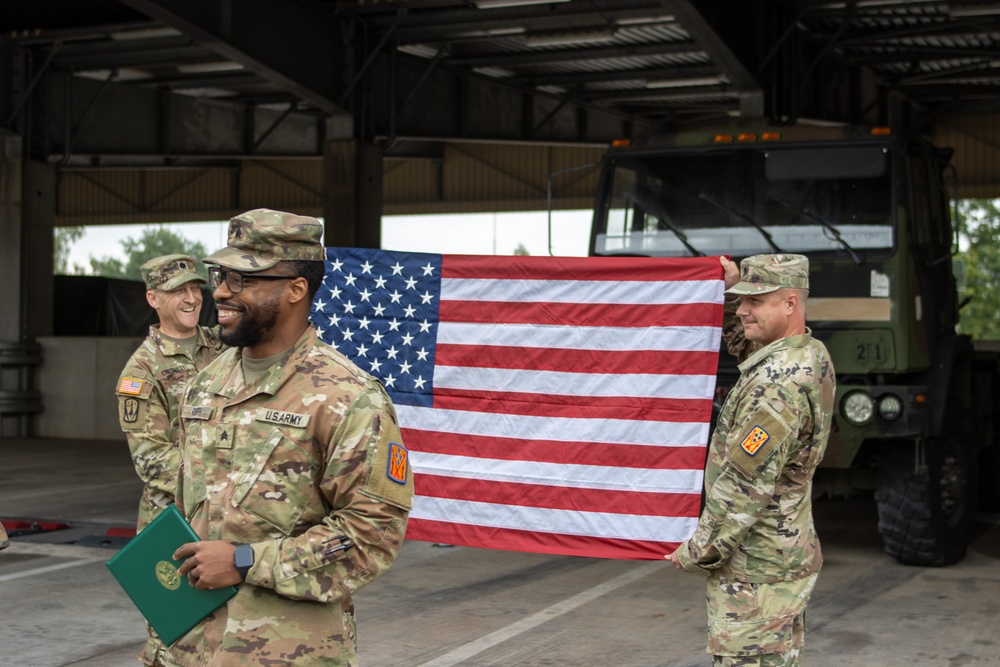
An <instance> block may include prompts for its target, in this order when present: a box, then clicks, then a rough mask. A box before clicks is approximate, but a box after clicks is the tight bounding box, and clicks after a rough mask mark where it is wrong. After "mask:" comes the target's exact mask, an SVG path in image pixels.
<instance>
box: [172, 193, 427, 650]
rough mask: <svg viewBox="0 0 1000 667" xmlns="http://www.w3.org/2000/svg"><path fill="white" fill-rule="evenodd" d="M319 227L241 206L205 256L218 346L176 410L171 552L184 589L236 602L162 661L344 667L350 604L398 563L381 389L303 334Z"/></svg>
mask: <svg viewBox="0 0 1000 667" xmlns="http://www.w3.org/2000/svg"><path fill="white" fill-rule="evenodd" d="M322 233H323V225H322V224H320V222H319V221H317V220H316V219H315V218H311V217H307V216H301V215H295V214H292V213H284V212H281V211H271V210H267V209H257V210H254V211H248V212H247V213H244V214H242V215H239V216H237V217H235V218H233V219H232V220H231V221H230V224H229V242H228V246H227V247H226V248H223V249H222V250H220V251H219V252H216V253H215V254H213V255H211V256H210V257H207V258H205V260H204V261H205V262H206V263H207V264H209V265H210V266H211V268H210V269H209V280H210V281H211V284H212V287H214V288H215V300H216V305H217V307H218V310H219V324H220V326H221V327H222V330H221V336H222V340H223V341H224V342H225V343H226V344H228V345H231V346H232V347H231V348H230V349H229V350H227V351H226V352H225V353H223V354H222V355H221V356H219V357H218V358H217V359H216V360H215V361H214V362H212V364H211V365H210V366H208V368H206V369H205V370H203V371H202V372H201V373H199V374H198V376H197V377H196V378H195V379H194V380H193V381H192V382H191V386H190V387H189V388H188V391H187V393H186V394H185V396H184V399H183V401H182V404H181V424H182V426H181V427H182V429H183V430H184V438H183V443H182V447H181V449H182V452H183V461H184V465H183V476H182V479H181V484H180V487H179V493H178V505H179V506H183V508H184V514H185V516H186V517H187V519H188V521H189V522H190V524H191V527H192V528H194V530H195V532H196V533H197V534H198V537H200V538H201V541H198V542H191V543H188V544H184V545H182V546H181V547H179V548H178V549H177V550H176V552H175V553H174V558H176V559H185V561H184V563H183V564H182V565H181V567H180V568H179V570H178V573H179V574H181V575H182V576H186V577H187V578H188V580H189V581H190V582H191V584H192V585H193V586H194V587H195V588H198V589H202V590H204V589H215V588H221V587H224V586H229V585H237V586H238V587H239V590H238V592H237V593H236V596H235V597H233V598H232V599H231V600H229V601H228V602H227V603H226V604H224V605H222V606H221V607H219V608H218V609H217V610H215V611H214V612H213V613H212V614H209V616H208V617H206V618H205V619H204V620H203V621H202V622H201V623H199V624H198V625H196V626H195V627H194V628H193V629H192V630H191V631H190V632H188V633H187V634H186V635H185V636H183V637H181V638H180V639H178V640H177V642H176V643H175V644H174V645H173V646H171V647H170V649H169V651H168V655H167V660H168V664H171V665H175V664H176V665H182V666H183V667H216V666H219V667H221V666H223V665H236V664H241V665H242V664H252V665H265V664H266V665H292V664H296V665H299V664H301V665H329V666H331V667H354V666H355V665H357V649H356V644H357V641H356V636H355V634H356V627H355V620H354V602H353V598H354V594H355V593H356V592H357V591H358V589H360V588H361V587H362V586H365V585H366V584H368V583H369V582H370V581H371V580H372V579H374V578H375V577H376V576H378V575H379V574H381V573H382V572H384V571H385V570H386V569H388V567H389V566H390V564H391V563H392V562H393V560H394V559H395V557H396V555H397V554H398V553H399V549H400V546H401V545H402V542H403V535H404V533H405V530H406V523H407V518H408V515H409V509H410V507H411V505H412V501H413V475H412V470H411V469H410V465H409V457H408V455H407V451H406V448H405V447H404V446H403V441H402V439H401V435H400V430H399V423H398V421H397V419H396V411H395V408H394V407H393V405H392V402H391V401H390V399H389V396H388V394H386V392H385V389H383V387H382V385H381V384H380V383H379V382H378V380H376V379H375V378H373V377H372V376H371V375H369V374H368V373H366V372H364V371H363V370H361V369H360V368H358V367H357V366H355V365H354V364H353V363H351V362H350V361H349V360H348V359H347V358H346V357H344V355H342V354H340V353H339V352H337V350H335V349H334V348H332V347H331V346H329V345H327V344H326V343H324V342H323V341H321V340H319V339H318V338H317V334H316V329H315V328H314V327H313V325H312V323H311V322H310V321H309V312H310V310H311V308H312V301H313V298H314V296H315V294H316V291H317V289H318V288H319V286H320V284H321V283H322V280H323V275H324V269H325V264H324V259H325V251H324V248H323V245H322V244H321V243H320V237H321V235H322Z"/></svg>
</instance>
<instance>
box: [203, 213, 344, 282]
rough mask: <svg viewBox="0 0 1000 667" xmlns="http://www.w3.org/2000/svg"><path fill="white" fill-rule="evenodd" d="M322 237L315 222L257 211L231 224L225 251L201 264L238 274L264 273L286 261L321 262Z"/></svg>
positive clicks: (299, 216)
mask: <svg viewBox="0 0 1000 667" xmlns="http://www.w3.org/2000/svg"><path fill="white" fill-rule="evenodd" d="M322 236H323V225H322V224H321V223H320V222H319V220H317V219H316V218H311V217H309V216H307V215H296V214H294V213H285V212H284V211H272V210H270V209H266V208H258V209H254V210H253V211H247V212H246V213H241V214H240V215H238V216H236V217H235V218H233V219H232V220H230V221H229V241H228V242H227V244H226V247H225V248H223V249H222V250H220V251H218V252H216V253H214V254H212V255H209V256H208V257H206V258H205V259H204V260H202V261H204V262H205V263H206V264H218V265H220V266H224V267H226V268H227V269H233V270H234V271H240V272H241V273H255V272H257V271H264V270H265V269H269V268H271V267H272V266H275V265H276V264H278V263H279V262H284V261H288V260H305V261H310V262H322V261H323V260H324V259H326V256H325V251H324V249H323V244H322V243H321V242H320V238H321V237H322Z"/></svg>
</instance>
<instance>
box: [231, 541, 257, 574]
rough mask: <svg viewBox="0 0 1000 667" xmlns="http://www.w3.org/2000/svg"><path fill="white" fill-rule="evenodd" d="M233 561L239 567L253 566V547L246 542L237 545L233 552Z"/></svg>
mask: <svg viewBox="0 0 1000 667" xmlns="http://www.w3.org/2000/svg"><path fill="white" fill-rule="evenodd" d="M233 561H234V562H235V564H236V567H237V569H244V568H249V567H253V549H252V548H251V547H249V546H247V545H245V544H242V545H240V546H238V547H236V553H234V554H233Z"/></svg>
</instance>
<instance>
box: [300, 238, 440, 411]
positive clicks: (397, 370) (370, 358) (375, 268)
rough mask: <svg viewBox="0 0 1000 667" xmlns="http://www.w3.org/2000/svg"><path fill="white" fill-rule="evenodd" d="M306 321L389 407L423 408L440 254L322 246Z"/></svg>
mask: <svg viewBox="0 0 1000 667" xmlns="http://www.w3.org/2000/svg"><path fill="white" fill-rule="evenodd" d="M326 257H327V259H326V275H325V276H324V278H323V285H322V287H321V288H320V289H319V291H318V292H317V294H316V297H315V299H314V300H313V309H312V313H311V315H310V319H311V320H312V322H313V325H314V326H315V327H316V332H317V333H318V334H319V337H320V339H321V340H323V341H324V342H326V343H329V344H330V345H331V346H333V347H334V348H336V349H337V350H338V351H339V352H340V353H341V354H343V355H344V356H346V357H347V358H348V359H350V360H351V361H353V362H354V363H355V364H357V365H358V366H359V367H361V368H362V369H363V370H365V371H368V372H369V373H371V374H372V375H374V376H375V377H377V378H378V379H379V380H380V381H381V382H382V384H383V385H385V388H386V390H387V391H388V392H389V396H390V397H391V398H392V400H393V402H395V403H401V404H405V405H421V406H430V405H431V402H432V395H433V390H434V386H433V378H434V347H435V341H436V340H437V328H438V304H439V302H440V296H441V256H440V255H427V254H419V253H397V252H388V251H383V250H369V249H364V248H328V249H327V255H326Z"/></svg>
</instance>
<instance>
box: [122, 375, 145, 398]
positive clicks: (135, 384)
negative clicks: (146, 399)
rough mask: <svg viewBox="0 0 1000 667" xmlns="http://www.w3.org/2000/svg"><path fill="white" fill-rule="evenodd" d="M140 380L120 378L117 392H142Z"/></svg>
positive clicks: (132, 394) (137, 393)
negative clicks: (120, 381)
mask: <svg viewBox="0 0 1000 667" xmlns="http://www.w3.org/2000/svg"><path fill="white" fill-rule="evenodd" d="M142 382H143V381H142V380H136V379H135V378H122V383H121V384H120V385H118V393H119V394H129V395H130V396H138V395H139V394H140V393H142Z"/></svg>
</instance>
